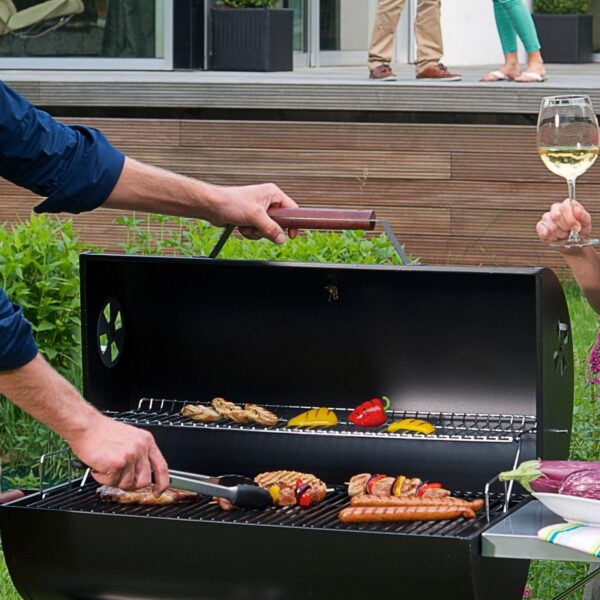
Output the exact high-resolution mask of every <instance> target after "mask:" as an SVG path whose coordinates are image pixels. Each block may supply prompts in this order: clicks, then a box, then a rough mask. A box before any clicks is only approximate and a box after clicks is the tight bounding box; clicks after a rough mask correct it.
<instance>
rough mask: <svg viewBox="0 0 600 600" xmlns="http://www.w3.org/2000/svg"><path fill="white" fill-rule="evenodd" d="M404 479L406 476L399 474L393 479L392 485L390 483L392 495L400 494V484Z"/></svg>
mask: <svg viewBox="0 0 600 600" xmlns="http://www.w3.org/2000/svg"><path fill="white" fill-rule="evenodd" d="M405 481H406V477H405V476H404V475H399V476H398V477H396V479H395V480H394V485H392V496H400V495H401V494H402V486H403V485H404V482H405Z"/></svg>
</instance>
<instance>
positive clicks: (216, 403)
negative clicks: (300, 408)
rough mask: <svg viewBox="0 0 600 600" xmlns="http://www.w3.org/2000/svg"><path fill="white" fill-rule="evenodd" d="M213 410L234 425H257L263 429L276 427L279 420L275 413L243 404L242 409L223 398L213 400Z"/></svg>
mask: <svg viewBox="0 0 600 600" xmlns="http://www.w3.org/2000/svg"><path fill="white" fill-rule="evenodd" d="M212 405H213V408H214V409H215V410H216V411H217V412H218V413H219V414H220V415H221V416H222V417H225V418H227V419H231V420H232V421H235V422H236V423H252V422H254V423H258V424H259V425H264V426H265V427H273V425H277V421H278V420H279V419H278V417H277V415H276V414H275V413H272V412H271V411H270V410H267V409H266V408H263V407H262V406H257V405H256V404H244V408H241V407H239V406H238V405H237V404H234V403H233V402H229V401H227V400H225V399H223V398H213V400H212Z"/></svg>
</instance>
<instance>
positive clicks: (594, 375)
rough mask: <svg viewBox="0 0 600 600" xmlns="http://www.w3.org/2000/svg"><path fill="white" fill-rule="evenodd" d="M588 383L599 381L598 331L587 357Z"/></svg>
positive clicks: (599, 340) (599, 337) (599, 336)
mask: <svg viewBox="0 0 600 600" xmlns="http://www.w3.org/2000/svg"><path fill="white" fill-rule="evenodd" d="M587 379H588V383H600V331H599V332H598V337H597V338H596V342H595V343H594V345H593V346H592V350H591V351H590V357H589V359H588V377H587Z"/></svg>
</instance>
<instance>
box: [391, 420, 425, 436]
mask: <svg viewBox="0 0 600 600" xmlns="http://www.w3.org/2000/svg"><path fill="white" fill-rule="evenodd" d="M386 431H388V432H390V433H395V432H397V431H414V432H416V433H422V434H424V435H430V434H432V433H434V432H435V427H434V426H433V425H432V424H431V423H428V422H427V421H423V420H422V419H402V420H401V421H394V422H393V423H390V425H389V426H388V428H387V429H386Z"/></svg>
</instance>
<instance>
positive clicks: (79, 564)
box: [0, 254, 573, 600]
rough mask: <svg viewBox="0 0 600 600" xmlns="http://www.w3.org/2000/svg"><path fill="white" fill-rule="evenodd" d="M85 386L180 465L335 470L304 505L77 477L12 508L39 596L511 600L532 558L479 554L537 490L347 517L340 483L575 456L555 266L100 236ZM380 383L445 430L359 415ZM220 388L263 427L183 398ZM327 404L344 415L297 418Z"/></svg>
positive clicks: (9, 533) (87, 282)
mask: <svg viewBox="0 0 600 600" xmlns="http://www.w3.org/2000/svg"><path fill="white" fill-rule="evenodd" d="M81 282H82V336H83V349H84V353H83V359H84V388H85V395H86V397H87V398H88V399H89V400H90V401H91V402H92V403H93V404H94V405H95V406H97V407H98V408H99V409H100V410H102V411H104V412H106V413H107V414H109V415H111V416H112V417H113V418H114V419H118V420H120V421H124V422H126V423H131V424H133V425H137V426H139V427H142V428H145V429H148V430H149V431H151V432H152V433H153V434H154V436H155V438H156V440H157V442H158V444H159V446H160V448H161V450H162V451H163V453H164V454H165V457H166V458H167V460H168V462H169V464H170V466H171V467H173V468H175V469H180V470H184V471H192V472H200V473H208V474H214V475H218V474H223V473H239V474H241V475H247V476H254V475H256V474H257V473H259V472H261V471H265V470H275V469H294V470H300V471H308V472H311V473H314V474H316V475H317V476H319V477H320V478H322V479H323V480H324V481H325V482H327V484H328V485H329V486H330V488H331V491H330V493H329V495H328V498H327V499H326V501H325V502H324V503H323V504H321V505H317V506H313V507H310V508H308V509H305V508H300V507H292V508H285V509H275V508H272V509H268V510H266V511H233V512H230V513H224V512H221V511H220V509H219V508H218V507H217V506H216V505H214V504H211V503H210V502H209V500H204V501H202V502H200V503H199V504H195V505H184V506H170V507H132V506H115V505H111V504H105V503H101V502H99V501H98V500H97V499H96V496H95V489H96V484H95V483H94V482H93V481H85V482H82V481H80V480H74V481H72V482H69V483H66V484H62V485H59V486H56V487H53V488H50V489H47V490H43V492H40V493H36V494H31V495H29V496H27V497H25V498H23V499H21V500H17V501H15V502H12V503H10V504H7V505H4V506H2V507H0V527H1V533H2V540H3V544H4V550H5V553H6V560H7V564H8V566H9V569H10V572H11V575H12V577H13V580H14V582H15V585H16V586H17V588H18V590H19V591H20V593H21V594H22V595H23V597H25V598H29V599H36V600H37V599H44V600H59V599H60V600H62V599H66V598H78V599H92V598H94V599H99V598H102V599H113V598H123V599H125V598H126V599H133V598H144V599H155V598H156V599H158V598H168V599H186V600H187V599H206V600H213V599H214V600H245V599H248V600H250V599H252V600H280V599H281V600H296V599H309V598H311V599H325V598H328V599H331V598H336V599H337V598H340V599H341V598H352V599H354V598H361V599H364V598H375V597H381V598H391V597H396V596H397V595H399V594H400V595H402V597H404V598H411V600H413V599H420V598H428V599H429V598H444V599H456V600H469V599H480V600H512V599H513V598H514V599H515V600H518V599H519V600H520V598H521V595H522V590H523V587H524V584H525V580H526V577H527V569H528V561H527V560H511V559H497V558H487V557H484V556H482V552H481V543H482V541H481V540H482V534H483V533H484V532H485V531H486V530H487V529H488V528H490V527H491V526H493V525H495V524H497V523H499V522H501V521H502V520H504V519H505V518H506V517H507V515H512V514H514V513H515V512H516V511H518V510H520V509H521V508H523V507H524V505H525V504H526V503H527V502H528V501H529V496H528V495H526V494H524V493H523V490H521V489H516V488H515V489H514V490H512V492H513V493H512V495H511V497H510V500H508V499H507V497H506V494H505V490H504V488H501V487H495V486H492V488H491V494H490V497H489V498H490V502H489V514H486V511H481V512H480V513H478V515H477V518H476V519H475V520H464V519H459V520H456V521H451V522H448V521H442V522H433V523H431V522H429V523H427V522H414V523H403V524H394V523H393V524H390V523H381V524H369V525H367V524H364V525H347V524H342V523H340V522H339V521H338V519H337V514H338V512H339V510H340V509H341V508H342V507H343V506H344V505H345V504H346V503H347V501H348V499H347V497H346V495H345V490H344V485H343V484H344V482H345V481H347V480H348V478H349V477H350V476H351V475H353V474H356V473H360V472H372V473H389V474H398V473H405V474H407V475H411V476H418V477H421V478H422V479H428V480H439V481H442V482H443V483H444V484H445V486H446V487H448V488H450V489H452V490H453V491H454V493H455V494H456V495H457V496H461V497H465V498H469V499H472V498H477V497H482V495H483V490H484V489H485V487H486V483H487V482H489V481H490V480H491V479H493V478H494V476H495V475H497V473H498V472H500V471H501V470H506V469H508V468H510V467H512V466H513V465H514V464H515V462H516V460H517V459H522V460H525V459H530V458H534V457H536V456H541V457H544V458H564V457H566V456H567V453H568V448H569V441H570V430H571V414H572V386H573V359H572V346H571V339H570V324H569V316H568V311H567V307H566V303H565V299H564V295H563V292H562V289H561V287H560V284H559V282H558V280H557V278H556V277H555V275H554V274H553V273H552V272H551V271H549V270H546V269H537V268H536V269H501V268H463V267H460V268H459V267H425V266H403V267H400V266H398V267H396V266H355V265H323V264H291V263H264V262H250V261H222V260H210V259H191V258H172V257H130V256H111V255H93V254H87V255H83V256H82V257H81ZM383 394H385V395H387V396H389V398H390V399H391V401H392V405H391V408H390V414H391V417H393V418H394V419H399V418H403V417H416V418H423V419H426V420H428V421H430V422H432V423H434V424H435V425H436V432H435V434H433V435H428V436H425V435H421V434H417V433H407V434H401V433H387V432H385V431H384V429H385V428H383V427H381V428H378V429H372V430H358V428H357V427H355V426H353V425H351V424H349V423H348V413H349V411H350V410H351V409H352V408H353V407H354V406H356V405H357V404H359V403H361V402H362V401H364V400H366V399H369V398H371V397H373V396H380V395H383ZM215 396H222V397H225V398H227V399H230V400H233V401H235V402H237V403H239V404H242V403H244V402H255V403H257V404H261V405H265V406H270V407H272V410H274V411H275V412H276V413H277V414H278V416H279V417H280V420H279V423H278V424H277V425H276V426H275V427H273V428H271V429H265V428H262V427H260V426H250V425H237V424H233V423H231V422H230V421H222V422H216V423H211V424H199V423H194V422H192V421H190V420H189V419H187V418H184V417H182V416H181V415H180V414H179V410H180V408H181V407H182V406H183V405H184V404H185V403H186V402H200V403H208V402H209V401H210V399H211V398H213V397H215ZM319 406H327V407H330V408H331V409H332V410H335V412H336V414H337V415H338V418H339V424H338V425H337V426H335V427H331V428H327V429H314V430H296V429H291V428H289V427H287V425H286V423H287V420H288V418H290V417H291V416H294V415H296V414H298V413H299V412H301V411H302V410H305V409H308V408H314V407H319Z"/></svg>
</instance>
